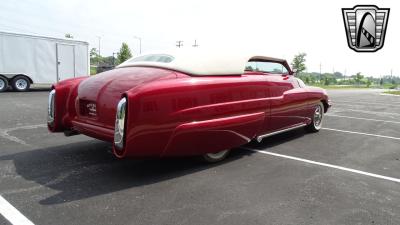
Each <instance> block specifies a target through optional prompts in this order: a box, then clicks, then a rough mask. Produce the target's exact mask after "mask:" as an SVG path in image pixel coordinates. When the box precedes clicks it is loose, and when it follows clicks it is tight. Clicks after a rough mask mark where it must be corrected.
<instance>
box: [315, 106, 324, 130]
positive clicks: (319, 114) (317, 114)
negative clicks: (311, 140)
mask: <svg viewBox="0 0 400 225" xmlns="http://www.w3.org/2000/svg"><path fill="white" fill-rule="evenodd" d="M322 116H323V112H322V107H321V106H320V105H318V106H317V108H316V109H315V112H314V126H315V127H316V128H318V127H320V126H321V123H322Z"/></svg>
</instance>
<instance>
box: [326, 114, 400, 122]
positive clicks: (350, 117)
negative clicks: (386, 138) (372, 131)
mask: <svg viewBox="0 0 400 225" xmlns="http://www.w3.org/2000/svg"><path fill="white" fill-rule="evenodd" d="M325 116H329V117H340V118H348V119H356V120H368V121H376V122H383V123H397V124H400V121H393V120H378V119H370V118H364V117H354V116H341V115H334V114H330V113H329V114H325Z"/></svg>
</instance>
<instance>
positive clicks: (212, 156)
mask: <svg viewBox="0 0 400 225" xmlns="http://www.w3.org/2000/svg"><path fill="white" fill-rule="evenodd" d="M227 151H228V150H223V151H220V152H216V153H208V154H207V156H208V157H210V158H212V159H219V158H221V157H223V156H224V155H225V153H226V152H227Z"/></svg>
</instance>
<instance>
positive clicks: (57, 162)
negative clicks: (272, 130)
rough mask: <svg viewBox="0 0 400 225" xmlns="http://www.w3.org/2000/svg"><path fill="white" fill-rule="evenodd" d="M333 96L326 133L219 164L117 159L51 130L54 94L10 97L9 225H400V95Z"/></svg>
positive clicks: (249, 150)
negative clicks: (50, 107) (48, 116)
mask: <svg viewBox="0 0 400 225" xmlns="http://www.w3.org/2000/svg"><path fill="white" fill-rule="evenodd" d="M328 92H329V94H330V97H331V99H332V101H333V104H334V107H333V108H332V109H331V110H330V112H329V113H328V114H327V115H326V117H325V121H324V127H325V129H323V130H321V131H320V132H319V133H314V134H308V133H305V132H304V131H303V130H296V131H292V132H290V133H286V134H281V135H278V136H273V137H270V138H267V139H264V140H263V142H262V143H259V144H256V143H251V144H249V145H247V146H244V147H243V148H240V149H236V150H235V151H234V152H233V153H232V154H231V156H230V157H229V158H228V159H227V160H226V161H224V162H222V163H218V164H213V165H207V164H203V163H201V162H199V161H197V160H195V159H191V158H180V159H146V160H118V159H116V158H114V157H113V155H112V154H111V145H110V144H108V143H105V142H102V141H98V140H95V139H91V138H88V137H85V136H83V135H78V136H73V137H64V135H63V134H50V133H49V132H48V131H47V128H46V126H45V121H46V107H47V95H48V92H47V91H34V92H30V93H15V92H6V93H1V94H0V115H1V116H0V212H2V214H3V215H0V224H12V223H15V224H16V223H17V222H18V221H22V222H27V221H31V222H32V223H33V224H174V225H175V224H400V213H399V212H400V173H399V171H400V97H397V96H383V95H380V94H379V91H378V90H358V91H354V90H340V91H328ZM4 214H6V215H4ZM6 218H7V219H6ZM9 220H10V221H9Z"/></svg>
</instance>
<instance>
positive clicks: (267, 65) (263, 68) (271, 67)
mask: <svg viewBox="0 0 400 225" xmlns="http://www.w3.org/2000/svg"><path fill="white" fill-rule="evenodd" d="M245 70H246V71H257V72H265V73H277V74H284V73H288V70H287V69H286V67H285V66H284V65H283V64H281V63H278V62H266V61H250V62H247V64H246V68H245Z"/></svg>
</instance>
